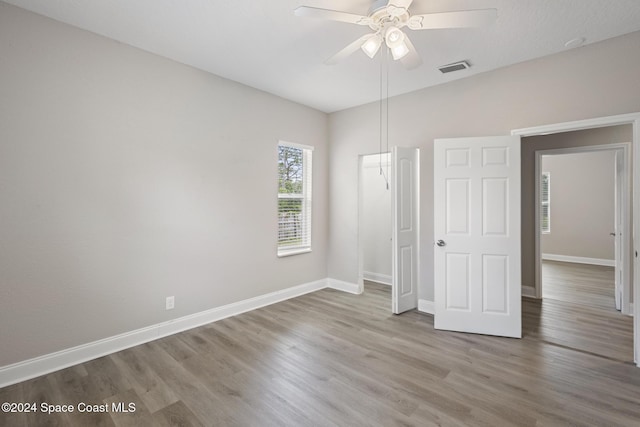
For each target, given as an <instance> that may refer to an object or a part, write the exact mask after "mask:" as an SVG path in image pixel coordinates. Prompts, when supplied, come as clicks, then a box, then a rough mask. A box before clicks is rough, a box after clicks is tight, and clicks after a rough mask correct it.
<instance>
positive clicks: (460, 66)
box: [438, 61, 471, 74]
mask: <svg viewBox="0 0 640 427" xmlns="http://www.w3.org/2000/svg"><path fill="white" fill-rule="evenodd" d="M470 67H471V65H469V63H468V62H467V61H460V62H454V63H453V64H448V65H443V66H442V67H438V70H440V71H441V72H442V74H447V73H453V72H454V71H460V70H466V69H467V68H470Z"/></svg>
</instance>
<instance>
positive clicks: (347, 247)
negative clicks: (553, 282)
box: [329, 32, 640, 300]
mask: <svg viewBox="0 0 640 427" xmlns="http://www.w3.org/2000/svg"><path fill="white" fill-rule="evenodd" d="M638 46H640V32H636V33H632V34H629V35H626V36H623V37H618V38H615V39H611V40H607V41H604V42H601V43H597V44H593V45H588V46H584V47H581V48H578V49H574V50H569V51H566V52H563V53H560V54H557V55H553V56H549V57H545V58H541V59H537V60H533V61H528V62H524V63H521V64H516V65H513V66H510V67H506V68H502V69H499V70H496V71H493V72H488V73H483V74H479V75H476V76H473V77H470V78H467V79H463V80H458V81H455V82H450V83H447V84H443V85H439V86H436V87H433V88H427V89H423V90H420V91H416V92H412V93H409V94H406V95H401V96H398V97H395V98H392V99H391V100H390V102H389V115H390V117H389V121H390V125H389V138H390V141H389V142H390V145H400V146H415V147H419V148H420V149H421V154H420V159H421V165H420V166H421V181H422V182H421V184H422V185H421V187H420V188H421V194H420V200H421V208H420V210H421V216H420V221H421V236H420V245H421V259H420V262H421V277H420V288H419V297H420V298H422V299H427V300H433V226H432V224H433V185H432V179H433V167H432V164H433V140H434V139H435V138H446V137H465V136H487V135H508V134H510V132H511V130H513V129H519V128H525V127H531V126H536V125H543V124H551V123H558V122H565V121H571V120H579V119H587V118H593V117H602V116H609V115H615V114H623V113H630V112H636V111H640V85H638V75H640V55H638V54H637V53H638ZM619 64H624V67H621V66H619ZM425 66H429V64H428V63H427V65H425ZM414 72H419V70H417V71H414ZM401 78H402V75H401V74H399V73H394V74H392V75H391V76H390V84H391V85H393V81H394V79H401ZM372 90H376V89H375V88H372ZM377 111H378V105H377V104H376V103H373V104H368V105H363V106H361V107H357V108H351V109H348V110H344V111H340V112H337V113H334V114H331V115H330V118H329V120H330V121H329V123H330V126H329V129H330V138H329V140H330V165H331V166H330V170H331V173H330V175H329V181H330V183H329V192H330V194H331V206H330V223H331V227H330V237H329V276H330V277H332V278H336V279H340V280H344V281H347V282H352V283H356V281H357V279H358V260H357V256H358V253H357V221H358V217H357V188H358V185H357V182H358V155H360V154H363V153H369V152H372V151H375V150H376V144H377V143H376V141H378V129H379V127H378V122H377V117H378V116H377ZM530 241H531V242H533V240H530ZM529 255H530V256H531V257H532V254H529ZM531 260H532V262H533V258H531ZM523 284H526V283H523ZM530 285H531V284H530Z"/></svg>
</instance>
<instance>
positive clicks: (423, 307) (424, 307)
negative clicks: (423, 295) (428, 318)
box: [418, 299, 436, 314]
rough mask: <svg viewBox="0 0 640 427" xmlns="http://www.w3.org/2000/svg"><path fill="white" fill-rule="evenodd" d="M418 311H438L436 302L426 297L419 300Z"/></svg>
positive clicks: (431, 312)
mask: <svg viewBox="0 0 640 427" xmlns="http://www.w3.org/2000/svg"><path fill="white" fill-rule="evenodd" d="M418 311H421V312H423V313H428V314H435V312H436V303H435V302H433V301H429V300H426V299H419V300H418Z"/></svg>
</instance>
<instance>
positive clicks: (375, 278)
mask: <svg viewBox="0 0 640 427" xmlns="http://www.w3.org/2000/svg"><path fill="white" fill-rule="evenodd" d="M362 277H364V279H365V280H370V281H372V282H376V283H382V284H383V285H389V286H391V280H392V279H391V276H389V275H388V274H380V273H372V272H371V271H364V272H363V273H362Z"/></svg>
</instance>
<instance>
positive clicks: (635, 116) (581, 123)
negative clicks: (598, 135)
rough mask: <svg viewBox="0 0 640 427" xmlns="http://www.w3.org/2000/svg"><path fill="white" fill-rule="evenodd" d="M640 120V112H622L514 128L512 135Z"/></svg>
mask: <svg viewBox="0 0 640 427" xmlns="http://www.w3.org/2000/svg"><path fill="white" fill-rule="evenodd" d="M636 120H640V113H629V114H620V115H617V116H607V117H597V118H595V119H586V120H576V121H573V122H564V123H554V124H551V125H542V126H533V127H529V128H522V129H514V130H512V131H511V135H521V136H534V135H548V134H553V133H560V132H569V131H573V130H583V129H593V128H601V127H606V126H615V125H626V124H629V123H633V122H634V121H636Z"/></svg>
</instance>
